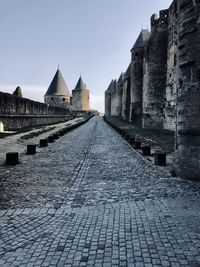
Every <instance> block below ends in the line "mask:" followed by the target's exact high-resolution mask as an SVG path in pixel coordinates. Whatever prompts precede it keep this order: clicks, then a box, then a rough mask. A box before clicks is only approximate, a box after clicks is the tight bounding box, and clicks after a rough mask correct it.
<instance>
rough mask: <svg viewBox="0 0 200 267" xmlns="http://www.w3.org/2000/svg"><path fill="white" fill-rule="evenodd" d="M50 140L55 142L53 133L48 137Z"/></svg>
mask: <svg viewBox="0 0 200 267" xmlns="http://www.w3.org/2000/svg"><path fill="white" fill-rule="evenodd" d="M48 142H49V143H53V142H54V136H53V135H50V136H49V137H48Z"/></svg>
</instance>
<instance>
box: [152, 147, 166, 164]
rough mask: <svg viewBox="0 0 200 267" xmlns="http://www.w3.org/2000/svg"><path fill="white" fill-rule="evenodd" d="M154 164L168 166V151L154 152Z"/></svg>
mask: <svg viewBox="0 0 200 267" xmlns="http://www.w3.org/2000/svg"><path fill="white" fill-rule="evenodd" d="M154 164H155V165H157V166H166V153H164V152H161V151H160V152H159V151H158V152H157V151H155V153H154Z"/></svg>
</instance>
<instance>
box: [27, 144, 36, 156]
mask: <svg viewBox="0 0 200 267" xmlns="http://www.w3.org/2000/svg"><path fill="white" fill-rule="evenodd" d="M27 154H28V155H34V154H36V145H27Z"/></svg>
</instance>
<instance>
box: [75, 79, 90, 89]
mask: <svg viewBox="0 0 200 267" xmlns="http://www.w3.org/2000/svg"><path fill="white" fill-rule="evenodd" d="M74 90H87V88H86V84H85V83H84V81H83V79H82V77H81V76H80V78H79V80H78V82H77V84H76V87H75V89H74Z"/></svg>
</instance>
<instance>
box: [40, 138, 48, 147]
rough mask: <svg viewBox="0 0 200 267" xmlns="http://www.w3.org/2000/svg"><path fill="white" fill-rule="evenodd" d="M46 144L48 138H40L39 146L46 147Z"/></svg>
mask: <svg viewBox="0 0 200 267" xmlns="http://www.w3.org/2000/svg"><path fill="white" fill-rule="evenodd" d="M46 146H48V140H47V139H40V147H46Z"/></svg>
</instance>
